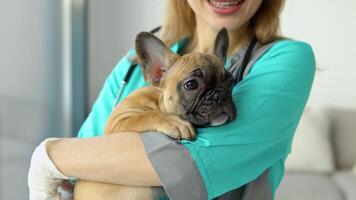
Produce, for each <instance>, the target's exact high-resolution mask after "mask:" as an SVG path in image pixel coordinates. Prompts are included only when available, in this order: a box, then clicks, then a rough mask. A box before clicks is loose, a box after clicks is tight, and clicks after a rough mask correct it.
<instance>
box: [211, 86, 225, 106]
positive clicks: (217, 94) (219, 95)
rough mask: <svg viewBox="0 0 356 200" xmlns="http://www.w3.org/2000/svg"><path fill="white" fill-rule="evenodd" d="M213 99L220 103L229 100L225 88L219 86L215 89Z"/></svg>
mask: <svg viewBox="0 0 356 200" xmlns="http://www.w3.org/2000/svg"><path fill="white" fill-rule="evenodd" d="M211 96H212V99H213V100H214V101H215V102H216V103H218V104H219V105H221V104H222V103H224V102H225V101H226V100H227V93H226V91H225V90H223V89H220V88H217V89H215V90H214V91H213V92H212V94H211Z"/></svg>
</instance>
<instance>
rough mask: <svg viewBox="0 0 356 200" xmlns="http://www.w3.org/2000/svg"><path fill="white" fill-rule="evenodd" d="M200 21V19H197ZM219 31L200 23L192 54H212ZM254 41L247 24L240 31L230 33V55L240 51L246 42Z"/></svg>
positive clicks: (198, 23) (197, 27)
mask: <svg viewBox="0 0 356 200" xmlns="http://www.w3.org/2000/svg"><path fill="white" fill-rule="evenodd" d="M197 20H199V19H197ZM217 31H218V30H214V29H212V28H211V27H209V26H208V25H207V24H205V22H202V21H199V22H197V26H196V33H195V34H196V35H195V38H193V43H191V45H192V46H191V48H190V49H191V50H190V51H191V52H203V53H211V52H212V49H213V47H214V42H215V38H216V35H217V33H218V32H217ZM251 39H252V34H251V32H250V31H249V29H248V26H247V24H246V25H244V26H242V27H240V28H239V29H236V30H233V31H229V40H230V44H229V50H228V55H232V54H233V53H235V52H237V51H238V50H240V49H241V48H242V47H243V46H244V45H245V44H246V42H248V41H249V40H251Z"/></svg>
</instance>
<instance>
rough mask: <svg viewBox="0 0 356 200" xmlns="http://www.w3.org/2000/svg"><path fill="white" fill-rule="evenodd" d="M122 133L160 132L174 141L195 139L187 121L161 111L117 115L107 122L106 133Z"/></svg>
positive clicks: (193, 131) (192, 129) (191, 127)
mask: <svg viewBox="0 0 356 200" xmlns="http://www.w3.org/2000/svg"><path fill="white" fill-rule="evenodd" d="M120 131H133V132H144V131H158V132H163V133H165V134H167V135H168V136H170V137H172V138H174V139H182V138H183V139H192V138H194V137H195V130H194V128H193V126H192V125H191V124H190V123H189V122H188V121H185V120H182V119H181V118H179V117H177V116H175V115H169V114H166V113H163V112H161V111H156V110H154V111H144V112H123V113H116V114H114V115H112V116H110V118H109V119H108V121H107V124H106V127H105V133H106V134H111V133H117V132H120Z"/></svg>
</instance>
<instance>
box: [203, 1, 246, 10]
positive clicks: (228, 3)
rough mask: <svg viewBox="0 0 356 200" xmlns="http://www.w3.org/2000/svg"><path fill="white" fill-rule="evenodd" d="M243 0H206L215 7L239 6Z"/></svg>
mask: <svg viewBox="0 0 356 200" xmlns="http://www.w3.org/2000/svg"><path fill="white" fill-rule="evenodd" d="M243 1H244V0H235V1H233V0H230V1H221V0H220V1H219V0H208V2H209V3H210V4H211V5H212V6H213V7H215V8H220V9H224V8H232V7H236V6H239V5H240V4H241V3H242V2H243Z"/></svg>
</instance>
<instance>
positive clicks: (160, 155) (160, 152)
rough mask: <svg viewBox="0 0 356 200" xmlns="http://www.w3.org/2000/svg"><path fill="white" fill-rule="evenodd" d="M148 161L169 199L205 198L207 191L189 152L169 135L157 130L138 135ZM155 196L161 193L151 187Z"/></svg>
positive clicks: (194, 199)
mask: <svg viewBox="0 0 356 200" xmlns="http://www.w3.org/2000/svg"><path fill="white" fill-rule="evenodd" d="M141 137H142V141H143V144H144V146H145V150H146V153H147V156H148V158H149V160H150V161H151V163H152V165H153V167H154V168H155V170H156V173H157V174H158V176H159V178H160V180H161V183H162V185H163V187H164V190H165V192H166V193H167V195H168V197H169V199H170V200H186V199H189V200H206V199H208V194H207V191H206V188H205V185H204V182H203V179H202V177H201V175H200V172H199V170H198V168H197V166H196V164H195V162H194V160H193V159H192V157H191V155H190V153H189V151H188V150H187V149H186V148H185V147H184V146H183V145H181V144H179V143H178V142H176V141H175V140H173V139H171V138H170V137H168V136H166V135H164V134H161V133H157V132H145V133H143V134H141ZM153 194H154V196H155V197H160V195H162V192H160V191H159V189H158V188H154V189H153Z"/></svg>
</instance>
